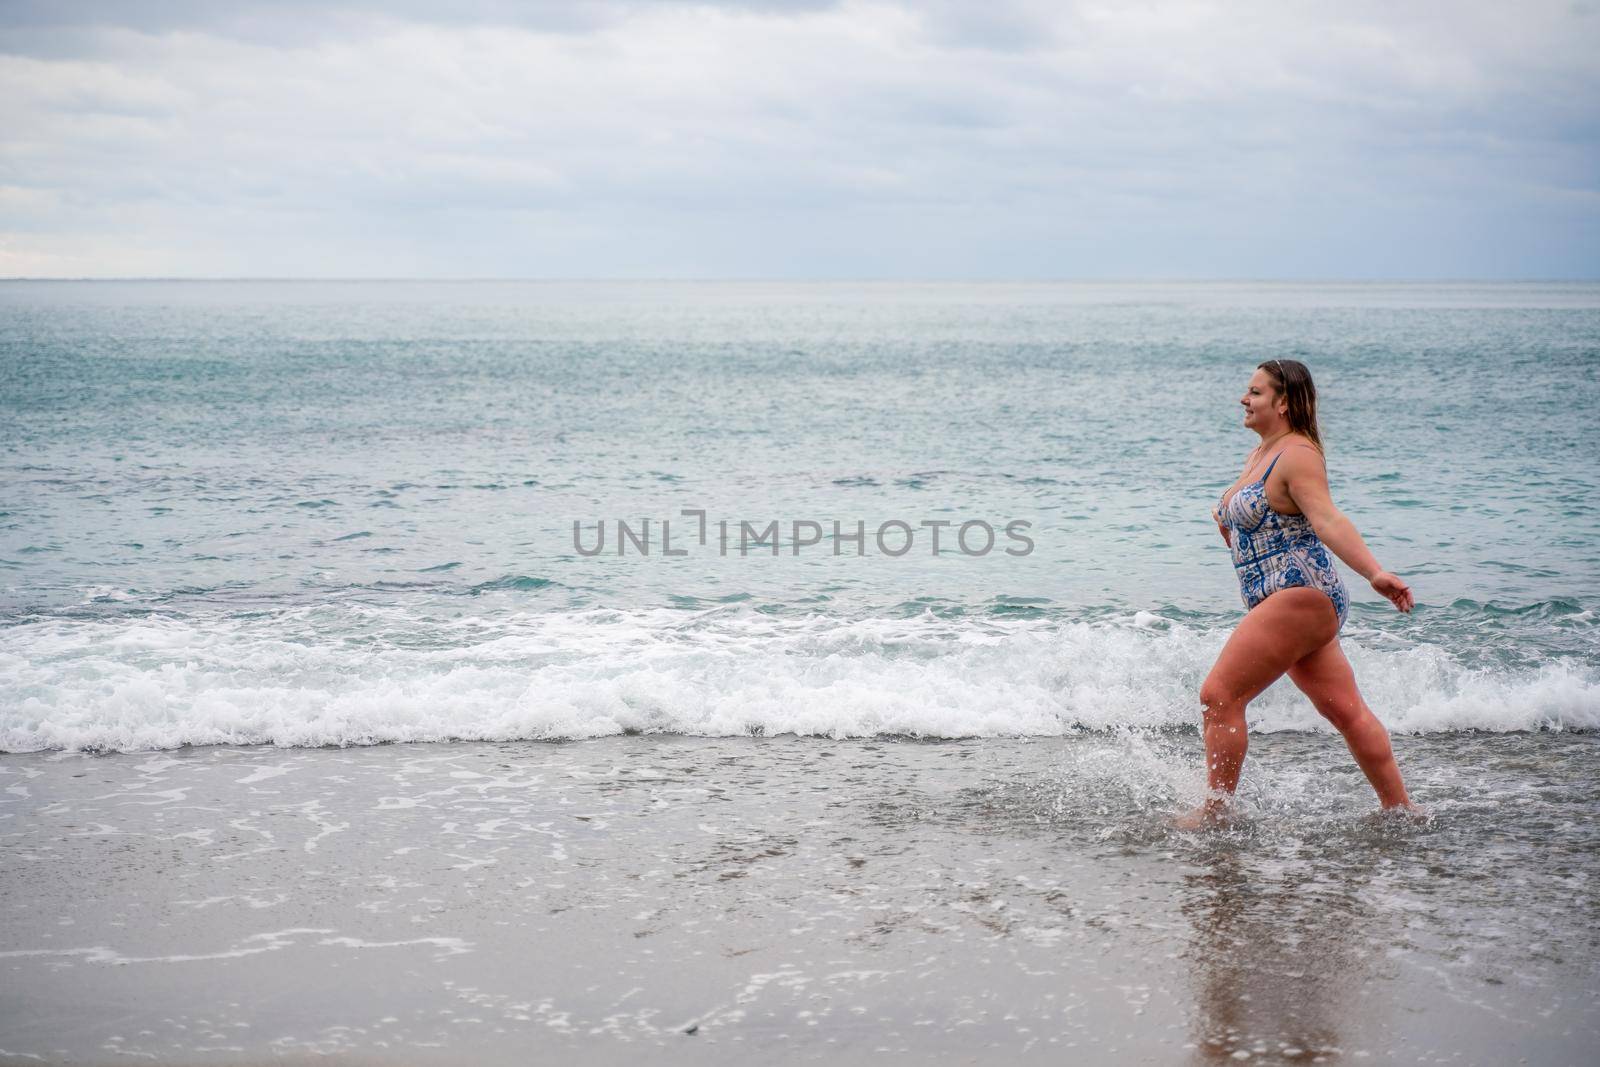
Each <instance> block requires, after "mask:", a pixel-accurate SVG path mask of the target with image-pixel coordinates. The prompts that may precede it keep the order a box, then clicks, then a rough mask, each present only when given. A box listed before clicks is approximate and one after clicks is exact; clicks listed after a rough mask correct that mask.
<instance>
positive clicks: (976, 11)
mask: <svg viewBox="0 0 1600 1067" xmlns="http://www.w3.org/2000/svg"><path fill="white" fill-rule="evenodd" d="M447 6H448V7H449V8H450V13H449V14H442V13H441V11H440V10H435V9H443V8H445V7H447ZM1597 57H1600V4H1597V3H1595V2H1576V3H1575V2H1570V0H1568V2H1559V3H1547V2H1544V0H1516V2H1509V0H1490V2H1476V0H1454V2H1438V3H1431V2H1419V3H1410V2H1406V0H1383V2H1377V3H1366V2H1360V0H1354V2H1352V0H1345V2H1339V3H1294V2H1287V0H1264V2H1259V3H1258V2H1250V0H1239V2H1222V0H1218V2H1214V3H1201V2H1187V0H1170V2H1169V0H1150V2H1135V0H1129V2H1114V0H1108V2H1103V3H1076V4H1075V3H1068V2H1063V0H1043V2H1037V3H1035V2H1032V0H983V2H979V3H961V2H955V0H946V2H919V3H911V2H904V3H898V2H855V0H845V2H840V3H828V2H822V0H817V2H781V0H770V2H765V3H761V2H749V3H738V2H732V0H728V2H723V3H700V4H688V3H675V2H662V0H656V2H652V0H634V2H623V0H618V2H610V3H584V2H582V0H564V2H550V3H524V4H517V3H511V2H509V0H505V2H495V0H456V2H455V3H453V4H449V5H445V4H427V3H422V2H420V0H414V2H397V3H376V2H372V3H341V2H340V0H325V2H310V0H307V2H289V3H274V4H269V3H250V2H240V3H225V2H204V0H192V2H168V3H154V2H151V3H141V2H137V0H120V2H119V0H100V2H93V0H80V2H73V0H38V2H30V0H0V276H35V277H43V276H72V277H76V276H271V277H352V276H359V277H391V276H411V277H417V276H422V277H635V278H636V277H673V278H679V277H715V278H746V277H750V278H755V277H760V278H971V279H991V278H992V279H1008V278H1019V279H1020V278H1026V279H1038V278H1469V277H1470V278H1600V58H1597Z"/></svg>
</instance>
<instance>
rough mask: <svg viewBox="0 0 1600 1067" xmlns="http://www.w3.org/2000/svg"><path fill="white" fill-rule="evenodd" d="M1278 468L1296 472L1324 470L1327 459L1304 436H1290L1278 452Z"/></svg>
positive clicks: (1313, 443) (1285, 439) (1314, 443)
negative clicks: (1295, 470)
mask: <svg viewBox="0 0 1600 1067" xmlns="http://www.w3.org/2000/svg"><path fill="white" fill-rule="evenodd" d="M1278 466H1279V467H1280V468H1293V469H1297V470H1318V471H1321V470H1326V469H1327V457H1325V456H1324V455H1323V454H1322V449H1320V448H1318V447H1317V444H1316V442H1315V441H1313V440H1311V438H1309V437H1306V436H1305V435H1304V434H1298V433H1294V434H1290V435H1289V436H1288V437H1285V438H1284V439H1283V444H1282V445H1281V446H1280V447H1279V451H1278Z"/></svg>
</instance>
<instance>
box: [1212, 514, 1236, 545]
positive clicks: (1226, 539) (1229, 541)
mask: <svg viewBox="0 0 1600 1067" xmlns="http://www.w3.org/2000/svg"><path fill="white" fill-rule="evenodd" d="M1211 521H1212V522H1214V523H1216V524H1217V533H1219V534H1221V535H1222V543H1223V544H1225V545H1227V546H1228V547H1229V548H1232V547H1233V538H1232V537H1230V536H1228V528H1227V527H1226V526H1224V525H1223V524H1222V512H1220V511H1218V510H1217V509H1216V508H1212V509H1211Z"/></svg>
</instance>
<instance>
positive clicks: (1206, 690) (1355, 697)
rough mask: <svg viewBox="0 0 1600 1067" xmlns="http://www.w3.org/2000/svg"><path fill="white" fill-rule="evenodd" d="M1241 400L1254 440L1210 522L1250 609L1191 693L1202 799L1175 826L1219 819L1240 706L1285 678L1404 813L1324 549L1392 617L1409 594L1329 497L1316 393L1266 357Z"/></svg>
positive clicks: (1387, 801)
mask: <svg viewBox="0 0 1600 1067" xmlns="http://www.w3.org/2000/svg"><path fill="white" fill-rule="evenodd" d="M1240 403H1242V404H1243V405H1244V425H1245V427H1246V428H1248V429H1251V430H1254V431H1255V432H1256V434H1257V435H1258V436H1259V437H1260V438H1261V441H1260V444H1259V445H1258V446H1257V447H1256V449H1255V451H1253V452H1251V453H1250V457H1249V459H1248V460H1247V461H1246V463H1245V469H1244V473H1243V474H1241V475H1240V476H1239V480H1238V481H1237V482H1235V483H1234V484H1233V486H1232V487H1230V488H1229V489H1228V491H1227V492H1225V493H1223V494H1222V499H1221V500H1220V501H1219V503H1218V505H1217V507H1216V509H1215V510H1214V511H1213V512H1212V517H1213V518H1214V519H1215V520H1216V523H1217V529H1218V530H1219V531H1220V532H1221V534H1222V539H1223V541H1224V542H1226V543H1227V545H1228V548H1229V549H1230V550H1231V551H1232V553H1233V565H1234V569H1235V570H1236V571H1237V572H1238V576H1239V589H1240V592H1241V594H1242V595H1243V597H1244V602H1245V605H1246V607H1247V608H1248V609H1249V610H1248V611H1247V612H1246V613H1245V617H1244V619H1243V621H1241V622H1240V623H1239V626H1238V628H1237V629H1235V630H1234V631H1233V634H1232V636H1230V637H1229V638H1228V642H1227V644H1226V645H1224V646H1223V649H1222V653H1221V655H1219V656H1218V657H1217V662H1216V664H1215V665H1214V666H1213V667H1212V668H1211V673H1210V674H1208V675H1207V676H1206V680H1205V682H1204V683H1203V684H1202V685H1201V687H1200V704H1201V708H1202V711H1203V713H1204V717H1205V718H1204V734H1205V746H1206V785H1207V787H1208V789H1209V795H1208V797H1207V799H1206V802H1205V804H1203V805H1202V806H1201V807H1200V808H1199V809H1197V810H1196V811H1193V812H1191V813H1189V814H1188V815H1186V816H1184V817H1182V818H1181V819H1179V820H1178V824H1179V825H1180V826H1183V827H1187V828H1193V827H1197V826H1203V825H1206V824H1208V823H1212V822H1216V821H1219V820H1220V819H1222V818H1223V817H1225V815H1226V814H1227V810H1228V804H1229V801H1230V799H1231V798H1232V796H1233V792H1234V790H1235V789H1236V788H1237V787H1238V784H1239V770H1240V768H1241V767H1242V766H1243V764H1244V756H1245V750H1246V748H1247V747H1248V746H1249V734H1248V732H1247V730H1246V727H1245V718H1244V711H1245V707H1246V705H1248V704H1249V703H1250V701H1251V700H1253V699H1255V697H1256V696H1257V695H1258V694H1259V693H1261V692H1262V691H1263V690H1265V689H1266V688H1267V687H1268V686H1269V685H1271V684H1272V683H1273V682H1275V681H1277V680H1278V678H1279V677H1281V676H1282V675H1283V674H1284V673H1286V672H1287V673H1288V675H1289V678H1290V679H1291V680H1292V681H1293V682H1294V684H1295V685H1297V686H1299V687H1300V689H1301V691H1302V692H1304V693H1305V695H1306V696H1307V697H1309V698H1310V699H1311V703H1312V704H1313V705H1314V706H1315V707H1316V709H1317V711H1318V712H1319V713H1320V714H1321V715H1322V717H1323V718H1325V719H1327V720H1328V721H1329V722H1331V723H1332V724H1333V725H1334V727H1335V728H1336V729H1338V731H1339V733H1341V734H1343V735H1344V739H1345V742H1346V743H1347V744H1348V745H1349V746H1350V752H1351V754H1352V755H1353V756H1355V759H1356V763H1357V764H1359V765H1360V767H1361V770H1362V771H1363V772H1365V774H1366V776H1367V781H1369V782H1371V783H1372V788H1373V789H1375V790H1376V791H1377V793H1378V801H1379V803H1380V804H1382V806H1383V807H1384V808H1386V809H1387V808H1409V807H1411V801H1410V798H1409V797H1407V796H1406V788H1405V785H1404V784H1403V783H1402V782H1401V780H1400V768H1399V767H1398V766H1396V764H1395V760H1394V751H1393V750H1392V749H1391V748H1390V746H1389V733H1388V731H1387V730H1385V729H1384V728H1383V724H1382V723H1381V722H1379V721H1378V719H1377V716H1375V715H1373V714H1372V709H1371V708H1369V707H1367V704H1366V701H1364V700H1362V699H1361V693H1360V691H1359V690H1358V689H1357V688H1356V679H1355V672H1354V671H1352V670H1351V668H1350V661H1349V660H1347V659H1345V656H1344V652H1343V650H1342V649H1340V647H1339V630H1340V628H1341V627H1343V625H1344V620H1345V615H1346V614H1347V613H1348V610H1349V605H1350V598H1349V596H1348V595H1347V594H1346V592H1345V588H1344V583H1343V581H1341V580H1340V578H1339V572H1338V571H1337V570H1335V569H1334V566H1333V562H1332V560H1330V559H1329V558H1328V551H1329V550H1332V552H1333V554H1334V555H1336V556H1338V557H1339V558H1340V559H1342V560H1343V561H1344V562H1345V563H1346V564H1347V565H1348V566H1349V567H1350V569H1351V570H1353V571H1355V572H1356V573H1357V574H1359V575H1361V577H1363V578H1365V579H1366V580H1367V581H1368V582H1370V583H1371V584H1372V588H1373V589H1375V590H1377V591H1378V592H1379V593H1381V594H1382V595H1383V596H1384V597H1386V598H1388V600H1389V601H1390V603H1392V604H1394V606H1395V607H1396V608H1398V609H1399V610H1401V611H1405V612H1409V611H1410V610H1411V608H1412V605H1413V603H1414V601H1413V599H1412V596H1411V590H1410V588H1409V587H1408V586H1407V585H1406V583H1405V582H1403V581H1401V580H1400V579H1399V578H1398V577H1397V576H1396V575H1393V574H1391V573H1389V572H1388V571H1386V570H1384V569H1383V568H1382V567H1381V566H1379V565H1378V560H1377V558H1376V557H1375V556H1373V554H1372V552H1371V551H1370V550H1369V549H1368V548H1367V546H1366V544H1365V542H1363V541H1362V540H1361V535H1360V534H1359V533H1357V532H1356V528H1355V526H1354V524H1352V523H1351V522H1350V520H1349V519H1347V518H1345V516H1344V514H1343V513H1341V512H1340V511H1339V509H1338V508H1336V507H1334V504H1333V500H1332V498H1330V497H1329V495H1328V475H1327V469H1326V467H1325V466H1324V464H1323V455H1322V438H1321V435H1320V434H1319V433H1318V431H1317V392H1316V387H1315V386H1314V385H1313V384H1312V381H1311V372H1310V371H1308V370H1307V369H1306V367H1305V364H1303V363H1300V362H1297V361H1295V360H1292V359H1282V360H1279V359H1269V360H1267V361H1266V362H1265V363H1262V364H1261V365H1260V366H1258V367H1257V368H1256V371H1255V374H1253V375H1252V376H1251V378H1250V384H1249V386H1248V387H1246V389H1245V392H1244V396H1242V397H1241V398H1240Z"/></svg>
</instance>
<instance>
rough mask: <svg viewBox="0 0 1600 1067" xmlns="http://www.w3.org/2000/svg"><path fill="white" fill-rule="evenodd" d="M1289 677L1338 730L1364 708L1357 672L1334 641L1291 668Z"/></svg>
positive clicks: (1357, 715)
mask: <svg viewBox="0 0 1600 1067" xmlns="http://www.w3.org/2000/svg"><path fill="white" fill-rule="evenodd" d="M1289 679H1290V681H1292V682H1294V684H1295V685H1297V686H1299V687H1300V691H1301V692H1302V693H1304V694H1305V695H1306V696H1307V697H1308V698H1309V699H1310V700H1311V704H1312V706H1313V707H1315V708H1316V709H1317V712H1318V713H1319V714H1320V715H1321V716H1322V717H1323V718H1324V719H1327V720H1328V721H1329V722H1331V723H1332V724H1333V725H1334V726H1335V727H1337V728H1338V729H1339V730H1340V731H1341V732H1343V730H1344V729H1345V728H1346V727H1347V726H1349V725H1350V724H1351V723H1353V722H1355V721H1356V720H1357V719H1359V718H1360V716H1361V713H1362V712H1363V711H1364V710H1365V709H1366V705H1365V704H1364V703H1363V702H1362V700H1361V691H1360V690H1359V689H1357V688H1356V673H1355V671H1354V670H1353V669H1352V668H1351V666H1350V661H1349V660H1348V659H1346V658H1345V654H1344V649H1342V648H1340V647H1339V642H1337V641H1329V642H1328V643H1327V644H1326V645H1324V646H1322V647H1321V648H1319V649H1317V650H1315V651H1314V652H1312V653H1311V654H1310V655H1308V656H1306V657H1305V658H1304V659H1302V660H1301V661H1300V662H1298V663H1296V664H1295V665H1294V666H1293V667H1290V668H1289Z"/></svg>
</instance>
